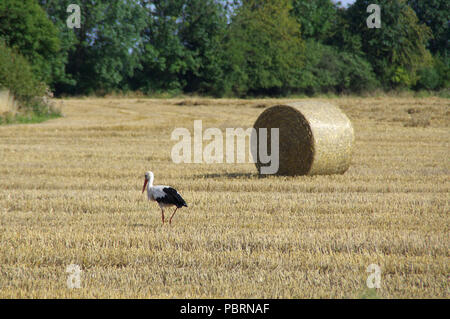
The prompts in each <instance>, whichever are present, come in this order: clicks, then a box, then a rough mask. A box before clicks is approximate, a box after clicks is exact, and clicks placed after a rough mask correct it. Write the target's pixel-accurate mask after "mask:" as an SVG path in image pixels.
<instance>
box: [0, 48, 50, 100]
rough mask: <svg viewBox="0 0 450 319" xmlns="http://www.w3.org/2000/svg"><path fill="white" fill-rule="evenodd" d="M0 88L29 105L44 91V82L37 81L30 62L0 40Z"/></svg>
mask: <svg viewBox="0 0 450 319" xmlns="http://www.w3.org/2000/svg"><path fill="white" fill-rule="evenodd" d="M0 88H7V89H9V90H10V92H11V93H12V94H13V95H14V97H15V98H16V99H17V100H18V101H19V102H20V104H21V107H30V106H31V104H32V102H33V100H34V99H35V98H36V97H41V96H43V95H44V93H45V84H44V83H42V82H41V81H39V79H38V78H37V76H36V74H35V73H34V72H33V68H32V66H31V65H30V63H29V62H28V61H27V59H25V58H24V57H23V56H22V55H20V54H19V53H17V52H16V51H15V50H13V49H11V48H9V47H8V46H7V45H6V44H5V42H4V41H3V40H0Z"/></svg>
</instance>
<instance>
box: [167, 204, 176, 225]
mask: <svg viewBox="0 0 450 319" xmlns="http://www.w3.org/2000/svg"><path fill="white" fill-rule="evenodd" d="M177 209H178V207H177V208H175V211H174V212H173V214H172V216H170V219H169V224H172V217H173V215H175V213H176V212H177Z"/></svg>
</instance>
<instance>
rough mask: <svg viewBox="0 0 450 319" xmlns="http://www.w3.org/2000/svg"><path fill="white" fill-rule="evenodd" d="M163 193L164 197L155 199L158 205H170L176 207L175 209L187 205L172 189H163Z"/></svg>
mask: <svg viewBox="0 0 450 319" xmlns="http://www.w3.org/2000/svg"><path fill="white" fill-rule="evenodd" d="M163 192H164V193H165V194H166V195H165V196H164V197H159V198H156V201H157V202H158V203H164V204H172V205H175V206H177V208H181V207H183V206H186V207H187V204H186V202H185V201H184V199H183V197H181V195H180V194H178V192H177V191H176V190H175V189H174V188H172V187H164V188H163Z"/></svg>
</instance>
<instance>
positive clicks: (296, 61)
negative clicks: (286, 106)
mask: <svg viewBox="0 0 450 319" xmlns="http://www.w3.org/2000/svg"><path fill="white" fill-rule="evenodd" d="M291 10H292V6H291V4H290V1H288V0H273V1H258V0H248V1H245V2H244V3H243V4H242V5H241V6H240V7H239V8H238V9H237V12H236V14H235V16H234V17H233V18H232V22H231V25H230V29H229V32H228V40H227V43H226V47H225V50H226V51H227V52H226V56H227V64H226V65H225V72H226V73H227V80H226V86H227V87H228V90H232V91H234V92H235V93H237V94H239V95H245V94H247V93H264V94H267V93H269V94H273V93H276V94H279V93H287V92H289V90H291V89H294V88H296V87H298V85H299V82H298V78H299V72H300V68H301V66H302V64H303V49H304V45H303V41H302V38H301V34H300V25H299V24H298V22H297V21H296V20H295V18H293V17H292V16H291V14H290V12H291Z"/></svg>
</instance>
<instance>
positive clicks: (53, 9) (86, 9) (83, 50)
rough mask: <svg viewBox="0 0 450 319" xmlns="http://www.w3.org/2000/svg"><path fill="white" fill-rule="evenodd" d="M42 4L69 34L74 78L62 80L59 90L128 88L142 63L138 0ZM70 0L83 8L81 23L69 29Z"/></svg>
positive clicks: (82, 91)
mask: <svg viewBox="0 0 450 319" xmlns="http://www.w3.org/2000/svg"><path fill="white" fill-rule="evenodd" d="M40 4H41V6H42V7H43V8H44V9H45V10H46V11H47V13H48V15H49V16H50V17H51V19H52V20H53V21H54V23H55V25H57V26H58V27H59V28H60V31H61V34H62V35H64V36H67V37H66V41H65V42H64V48H65V49H66V50H67V54H68V62H67V66H66V70H67V73H68V74H69V75H70V77H71V79H73V81H72V82H68V81H64V82H60V83H59V85H58V89H59V91H60V92H66V93H72V94H87V93H90V92H93V91H96V92H97V93H101V92H109V91H112V90H115V89H127V88H128V79H129V77H132V76H133V74H134V72H135V71H136V69H138V68H139V67H140V64H139V59H140V58H139V55H138V53H137V51H136V49H137V47H138V46H139V43H140V41H141V40H140V35H141V32H142V30H143V29H144V27H145V26H146V16H145V11H144V9H143V7H142V6H141V4H140V2H139V1H138V0H129V1H107V0H98V1H96V0H60V1H59V0H58V1H52V0H40ZM69 4H77V5H79V6H80V9H81V27H80V28H74V29H72V30H71V29H68V27H67V25H66V20H67V18H68V17H69V15H70V13H67V12H66V9H67V7H68V6H69Z"/></svg>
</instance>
